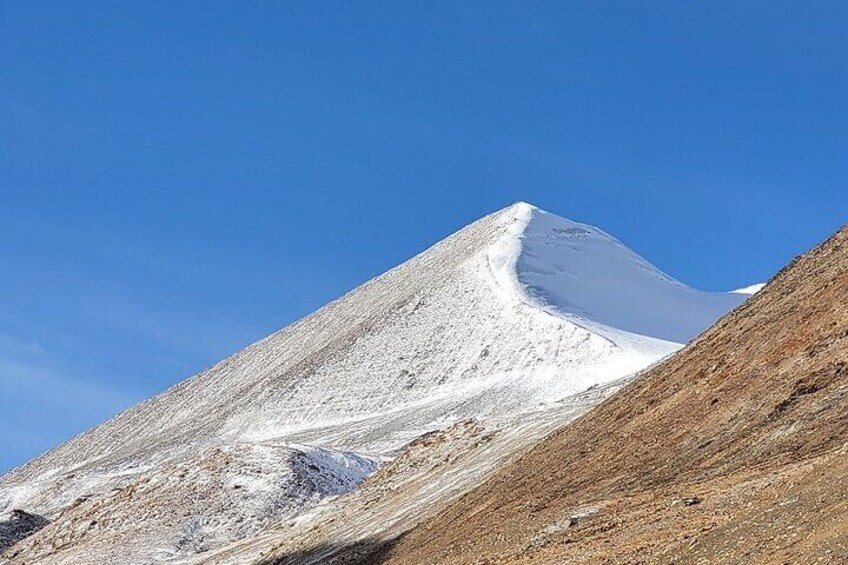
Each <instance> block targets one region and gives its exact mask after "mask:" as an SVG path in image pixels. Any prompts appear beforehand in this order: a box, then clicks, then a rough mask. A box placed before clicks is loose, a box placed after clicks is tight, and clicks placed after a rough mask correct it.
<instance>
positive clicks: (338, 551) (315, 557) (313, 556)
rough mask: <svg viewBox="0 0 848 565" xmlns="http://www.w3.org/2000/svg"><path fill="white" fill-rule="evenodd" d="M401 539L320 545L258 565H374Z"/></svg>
mask: <svg viewBox="0 0 848 565" xmlns="http://www.w3.org/2000/svg"><path fill="white" fill-rule="evenodd" d="M402 538H403V536H399V537H397V538H394V539H391V540H379V539H365V540H360V541H357V542H354V543H351V544H321V545H318V546H316V547H312V548H309V549H305V550H299V551H293V552H289V553H284V554H277V555H272V556H270V557H269V558H267V559H264V560H262V561H260V565H317V564H321V565H374V564H376V563H382V562H383V561H384V560H386V559H387V558H388V557H389V555H390V554H391V551H392V549H393V548H394V547H395V546H396V545H397V544H398V542H399V541H400V540H401V539H402Z"/></svg>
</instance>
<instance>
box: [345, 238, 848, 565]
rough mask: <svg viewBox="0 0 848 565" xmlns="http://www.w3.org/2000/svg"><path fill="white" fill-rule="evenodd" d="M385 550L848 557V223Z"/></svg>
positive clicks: (669, 558) (595, 558) (507, 559)
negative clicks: (743, 300)
mask: <svg viewBox="0 0 848 565" xmlns="http://www.w3.org/2000/svg"><path fill="white" fill-rule="evenodd" d="M375 547H376V548H377V549H376V550H375V551H378V552H379V558H378V559H380V560H381V561H384V562H388V563H403V564H412V563H421V564H424V563H477V564H484V563H486V564H495V563H848V227H844V228H843V229H842V230H841V231H839V232H838V233H837V234H835V235H834V236H833V237H831V238H830V239H829V240H827V241H826V242H825V243H823V244H822V245H820V246H819V247H817V248H815V249H813V250H812V251H810V252H808V253H806V254H805V255H802V256H801V257H799V258H797V259H795V260H794V261H793V262H792V263H791V264H790V265H789V266H788V267H787V268H785V269H784V270H783V271H781V272H780V273H779V274H778V275H777V276H776V277H775V278H774V279H773V280H772V281H771V282H770V283H769V284H768V286H767V287H766V288H765V289H764V290H763V291H761V292H760V293H759V294H757V295H756V296H754V297H753V298H752V299H751V300H749V301H748V302H746V303H745V304H743V305H742V306H740V307H739V308H737V309H736V310H735V311H733V312H732V313H731V314H729V315H727V316H725V317H724V318H723V319H721V320H720V321H719V322H718V323H717V324H716V325H715V326H713V327H712V328H711V329H710V330H708V331H707V332H705V333H704V334H703V335H702V336H700V337H699V338H698V339H696V340H695V341H694V342H692V343H691V344H690V345H689V346H688V347H686V348H685V349H684V350H683V351H681V352H680V353H679V354H677V355H675V356H674V357H673V358H672V359H670V360H669V361H667V362H665V363H663V364H662V365H660V366H658V367H656V368H655V369H652V370H651V371H649V372H647V373H646V374H645V375H644V376H643V377H641V378H640V379H638V380H637V381H635V382H634V383H633V384H631V385H630V386H628V387H627V388H625V389H624V390H622V391H621V392H619V393H618V394H616V395H615V396H613V397H612V398H611V399H609V400H608V401H606V402H605V403H604V404H602V405H600V406H599V407H598V408H596V409H595V410H593V411H592V412H590V413H589V414H587V415H586V416H584V417H583V418H581V419H580V420H578V421H576V422H575V423H573V424H571V425H569V426H567V427H565V428H563V429H561V430H560V431H558V432H556V433H554V434H553V435H551V436H549V437H548V438H547V439H546V440H544V441H543V442H541V443H540V444H539V445H537V446H536V447H535V448H534V449H533V450H532V451H530V452H529V453H528V454H527V455H525V456H524V457H522V458H520V459H519V460H517V461H515V462H514V463H511V464H510V465H508V466H507V467H506V468H504V469H502V470H501V471H499V472H498V473H497V474H496V475H494V477H493V478H491V479H489V480H488V481H486V482H485V483H483V484H482V485H481V486H479V487H478V488H476V489H475V490H473V491H471V492H470V493H468V494H467V495H465V496H463V497H462V498H461V499H459V500H458V501H457V502H456V503H454V504H452V505H451V506H449V507H448V508H447V509H446V510H444V511H442V512H440V513H439V514H438V515H436V516H435V518H433V519H431V520H429V521H427V522H425V523H424V524H423V525H421V526H419V527H417V528H415V529H414V530H412V531H411V532H410V533H408V534H407V535H405V536H404V537H403V538H402V539H398V540H391V541H387V542H386V543H385V544H382V545H379V544H376V545H375ZM359 549H361V548H359ZM360 555H361V552H360Z"/></svg>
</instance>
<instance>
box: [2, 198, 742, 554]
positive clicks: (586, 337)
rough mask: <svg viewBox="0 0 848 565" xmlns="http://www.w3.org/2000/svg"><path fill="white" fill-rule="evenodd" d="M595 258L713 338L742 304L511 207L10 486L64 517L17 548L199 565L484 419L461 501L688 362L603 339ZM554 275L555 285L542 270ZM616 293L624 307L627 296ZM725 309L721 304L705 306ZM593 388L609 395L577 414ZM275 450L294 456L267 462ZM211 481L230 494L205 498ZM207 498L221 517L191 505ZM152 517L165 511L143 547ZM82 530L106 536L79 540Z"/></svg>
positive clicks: (71, 446) (646, 344) (7, 482)
mask: <svg viewBox="0 0 848 565" xmlns="http://www.w3.org/2000/svg"><path fill="white" fill-rule="evenodd" d="M569 230H572V231H569ZM574 230H577V231H574ZM590 243H591V244H592V245H595V247H594V248H592V249H591V252H587V253H582V252H581V251H580V249H581V246H583V245H588V244H590ZM596 248H597V249H603V250H605V252H606V253H607V255H605V256H604V257H603V258H604V261H602V262H601V266H603V265H604V264H614V265H616V267H615V269H613V271H615V270H616V269H617V270H618V271H622V270H623V272H626V273H631V276H630V279H629V280H631V281H638V282H639V283H640V284H642V285H643V286H642V287H640V288H642V289H643V290H644V289H648V290H651V291H652V292H653V293H654V295H655V296H653V297H652V298H651V299H650V300H646V303H649V304H650V303H657V300H660V301H665V300H666V297H668V296H678V297H680V299H681V300H683V301H684V303H686V304H688V307H687V308H684V309H681V310H679V312H678V316H679V318H680V320H679V321H681V320H682V323H684V325H685V324H689V325H695V326H701V327H706V326H707V325H709V324H710V323H712V321H713V320H714V319H715V317H717V316H718V315H720V314H721V313H723V312H724V311H726V310H728V309H730V308H731V307H733V306H735V305H736V304H738V303H740V302H741V301H742V300H744V299H745V297H744V296H741V295H732V294H716V293H701V292H700V291H695V290H694V289H689V288H688V287H685V285H682V283H679V282H678V281H674V280H673V279H671V278H670V277H667V275H660V274H657V273H659V271H657V270H656V269H653V268H652V267H650V266H649V264H648V263H647V261H645V260H644V259H641V257H639V256H638V255H636V254H635V253H633V252H632V251H629V250H628V249H627V248H626V247H624V246H623V244H621V243H620V242H618V241H617V240H614V238H611V236H608V235H607V234H605V233H604V232H601V231H600V230H597V228H592V227H591V226H585V225H584V224H577V223H576V222H571V221H569V220H565V219H562V218H558V217H556V216H553V215H550V214H547V213H545V212H542V211H541V210H539V209H538V208H535V207H533V206H530V205H528V204H526V203H517V204H515V205H513V206H510V207H507V208H505V209H503V210H500V211H498V212H495V213H493V214H490V215H488V216H485V217H484V218H482V219H480V220H478V221H476V222H474V223H472V224H470V225H469V226H466V227H465V228H463V229H461V230H459V231H458V232H456V233H455V234H453V235H451V236H449V237H447V238H446V239H444V240H442V241H441V242H439V243H437V244H435V245H434V246H432V247H430V248H429V249H427V250H425V251H424V252H422V253H419V254H418V255H416V256H415V257H413V258H412V259H410V260H408V261H406V262H404V263H402V264H401V265H398V266H397V267H394V268H393V269H390V270H389V271H387V272H386V273H384V274H383V275H380V276H378V277H376V278H374V279H372V280H370V281H368V282H366V283H364V284H363V285H360V286H359V287H357V288H356V289H354V290H352V291H350V292H348V293H346V294H345V295H343V296H342V297H340V298H338V299H336V300H334V301H331V302H330V303H328V304H327V305H326V306H324V307H322V308H320V309H318V310H317V311H316V312H314V313H313V314H311V315H309V316H306V317H304V318H302V319H300V320H298V321H296V322H294V323H293V324H290V325H289V326H286V327H285V328H283V329H282V330H279V331H277V332H275V333H273V334H271V335H269V336H268V337H266V338H263V339H262V340H259V341H258V342H256V343H254V344H252V345H250V346H248V347H246V348H245V349H243V350H242V351H240V352H237V353H236V354H234V355H232V356H231V357H228V358H227V359H225V360H223V361H221V362H219V363H217V364H215V365H214V366H212V367H210V368H209V369H207V370H205V371H202V372H201V373H198V374H197V375H195V376H193V377H191V378H189V379H187V380H186V381H183V382H181V383H179V384H177V385H175V386H174V387H172V388H170V389H168V390H167V391H165V392H163V393H161V394H160V395H157V396H156V397H153V398H151V399H149V400H147V401H144V402H142V403H140V404H139V405H137V406H136V407H133V408H131V409H129V410H127V411H125V412H123V413H121V414H119V415H117V416H115V417H113V418H111V419H110V420H107V421H106V422H105V423H104V424H101V425H100V426H97V427H96V428H94V429H92V430H89V431H88V432H85V433H84V434H81V435H80V436H77V437H76V438H73V439H71V440H70V441H68V442H66V443H65V444H63V445H61V446H59V447H58V448H56V449H54V450H52V451H50V452H48V453H46V454H44V455H42V456H41V457H39V458H36V459H35V460H33V461H31V462H29V463H27V464H26V465H24V466H22V467H19V468H17V469H15V470H13V471H11V472H9V473H7V474H6V475H4V476H3V477H0V510H2V509H3V508H6V509H13V508H17V509H23V510H25V511H28V512H29V511H31V512H33V513H36V514H39V515H43V516H45V517H47V518H49V519H51V520H54V523H52V524H51V525H49V526H47V527H46V528H45V529H44V530H43V531H42V532H40V533H38V534H34V535H33V536H32V537H31V538H28V539H27V540H25V542H23V545H24V546H26V547H28V548H29V549H28V550H26V551H24V553H23V554H22V555H24V554H25V555H28V558H29V559H30V560H37V559H51V560H52V561H57V560H58V562H63V560H64V562H68V563H73V562H76V561H75V559H82V556H87V558H89V559H95V560H101V561H103V562H109V561H122V560H127V559H140V558H141V557H140V556H143V555H147V556H148V557H149V558H150V559H154V558H155V559H156V560H169V559H170V560H174V559H190V556H191V555H193V554H196V553H197V552H198V551H200V550H204V551H207V550H208V549H214V548H215V547H219V546H220V545H221V544H224V543H230V542H233V541H236V540H238V539H241V538H243V537H245V536H249V535H252V534H253V533H255V532H256V531H258V530H259V529H261V528H263V527H265V526H267V525H268V524H270V523H271V522H273V521H275V520H282V519H284V518H286V517H287V516H289V515H291V514H292V512H294V513H304V512H307V511H308V509H309V508H311V507H312V506H314V505H315V504H317V503H319V502H320V501H321V500H323V499H324V498H325V497H326V496H327V493H330V492H332V493H335V494H339V492H337V491H334V490H332V489H331V488H329V487H328V488H325V487H324V486H322V485H324V484H329V485H332V484H348V485H350V488H355V487H356V486H357V485H358V484H359V481H360V479H356V480H348V479H346V478H345V477H346V476H347V475H345V474H344V473H345V472H346V471H343V468H346V467H347V466H348V465H356V464H358V463H356V462H357V461H360V460H362V461H369V462H372V463H374V464H379V463H380V462H384V461H386V460H387V459H391V458H394V457H395V456H396V455H397V454H398V453H399V452H400V451H401V450H403V449H404V446H407V445H409V444H410V442H412V441H414V440H415V439H416V438H418V437H420V436H421V435H422V434H425V433H428V432H432V431H434V430H440V429H441V430H445V429H449V428H450V427H451V426H453V425H457V424H458V423H459V422H462V421H464V420H466V419H468V418H474V419H476V420H478V421H480V422H482V423H483V424H482V425H483V426H484V427H488V428H487V429H489V431H490V432H491V433H495V434H496V435H497V436H498V439H497V440H496V441H495V442H494V443H493V444H492V445H493V446H495V447H493V448H491V449H489V450H488V451H486V450H483V451H481V452H480V454H479V459H477V460H475V461H476V463H475V465H474V466H473V468H474V471H473V473H470V474H469V473H466V474H461V478H460V479H457V482H456V483H455V485H453V486H451V487H450V488H451V489H453V490H451V491H450V492H451V493H453V494H456V493H458V492H461V491H462V489H464V488H467V487H468V486H470V485H471V484H473V483H474V481H476V480H478V479H479V477H480V476H483V475H484V474H485V473H487V472H489V471H490V470H491V469H492V468H493V467H494V466H495V465H496V464H497V462H498V461H500V460H501V459H502V458H503V457H507V456H509V454H510V453H513V452H515V450H520V449H522V448H523V446H525V445H528V442H531V441H533V439H534V438H537V437H538V436H539V435H540V434H543V433H544V432H545V430H548V429H549V427H550V426H551V425H552V420H551V416H549V415H547V412H550V413H551V414H554V413H556V414H558V415H559V417H561V418H562V419H564V420H567V419H570V418H573V417H575V416H576V415H578V414H579V413H581V412H582V411H583V410H585V409H588V407H590V406H591V405H592V404H594V403H595V402H597V401H599V400H600V399H602V398H603V397H604V395H606V394H608V393H610V392H611V391H613V390H615V388H616V387H617V386H619V385H615V386H611V387H608V386H607V385H614V384H615V383H616V382H617V381H618V380H620V379H623V378H626V377H628V376H629V375H632V374H633V373H635V372H636V371H638V370H640V369H642V368H644V367H645V366H647V365H650V364H651V363H654V362H656V361H657V360H658V359H660V358H662V357H664V356H665V355H668V354H670V353H672V352H673V351H675V350H676V349H677V348H679V347H680V345H681V343H679V342H671V341H668V340H664V339H659V338H657V337H652V336H646V335H640V334H638V333H634V332H632V331H630V329H634V328H630V329H621V328H616V327H615V326H613V325H609V323H610V322H611V321H612V322H616V320H615V319H612V318H610V317H609V314H610V311H609V310H604V309H603V308H601V307H599V306H598V304H599V302H603V300H599V299H597V297H596V296H595V295H593V294H591V293H590V292H588V290H587V288H589V287H591V286H592V285H593V284H594V285H596V282H585V281H584V283H582V284H581V283H579V281H578V284H577V285H576V286H575V285H574V284H570V283H567V282H566V283H563V284H562V285H560V286H558V285H559V283H560V282H562V281H563V280H564V279H567V278H568V277H569V276H570V275H569V273H570V271H569V268H571V265H582V266H583V267H585V269H584V271H585V272H587V273H591V272H593V271H592V269H597V267H598V264H599V263H598V261H595V260H593V259H592V255H593V253H595V249H596ZM587 249H588V248H587ZM528 253H529V254H532V255H533V256H532V257H530V256H529V255H528ZM561 253H572V258H573V259H574V261H573V263H572V264H556V263H554V262H553V261H554V259H555V257H556V256H558V255H559V254H561ZM522 261H524V262H523V263H522ZM546 262H550V264H551V266H552V268H551V270H550V272H547V273H540V272H539V271H540V269H539V267H540V266H544V265H545V264H546ZM493 265H494V267H495V269H494V270H492V267H493ZM522 266H527V267H528V268H527V269H524V270H523V269H522ZM600 272H601V273H603V272H604V271H603V269H601V271H600ZM513 273H516V274H515V279H514V280H513V279H512V278H511V277H512V276H513ZM601 287H603V285H601ZM525 288H532V289H535V290H537V291H538V290H540V289H541V290H545V289H549V288H550V289H552V290H551V292H550V293H549V296H548V299H549V300H548V303H547V304H545V305H544V306H543V307H541V306H540V302H539V300H538V297H534V296H532V295H531V293H525V292H524V290H523V289H525ZM563 289H564V291H566V292H574V293H575V296H576V293H577V292H578V291H579V292H582V293H583V294H582V295H581V296H580V299H581V300H580V301H578V302H579V303H568V301H567V300H565V299H564V296H563V294H562V293H563V292H564V291H563ZM681 289H683V290H682V291H681ZM606 291H607V292H610V293H615V292H619V291H618V289H617V287H615V285H614V284H611V285H607V287H606ZM640 292H641V291H640ZM645 292H647V291H645ZM681 292H683V294H680V293H681ZM619 294H620V292H619ZM631 294H632V293H631ZM610 296H612V294H610ZM657 297H659V298H657ZM551 298H553V299H554V300H550V299H551ZM715 300H718V301H719V302H720V308H718V309H716V308H713V307H712V306H710V307H703V308H702V307H701V306H702V305H703V304H707V303H710V304H712V302H713V301H715ZM652 301H653V302H652ZM617 303H618V304H619V305H620V304H621V301H620V300H619V301H618V302H617ZM575 304H576V305H577V308H575V307H573V306H574V305H575ZM642 309H643V310H644V309H645V306H644V305H642ZM718 310H721V311H718ZM590 316H599V317H600V318H601V321H598V320H595V319H592V318H591V317H590ZM605 316H606V317H605ZM659 319H662V316H660V318H659ZM602 322H603V323H602ZM593 387H600V388H598V391H597V394H590V395H587V396H581V397H580V398H583V399H584V400H581V401H580V402H578V403H569V401H568V399H569V398H570V397H573V396H574V395H578V394H580V393H582V392H584V391H586V390H589V389H592V388H593ZM521 419H523V420H526V421H527V422H535V424H534V428H533V429H526V430H525V431H524V433H523V435H521V436H518V435H515V432H513V431H511V430H513V429H520V426H518V425H517V423H518V422H520V420H521ZM486 433H489V432H486ZM460 435H462V434H460ZM463 437H464V436H463ZM457 441H459V442H461V441H465V440H464V439H457ZM303 446H306V447H307V448H308V449H315V448H320V449H321V450H324V452H326V453H327V454H328V457H330V458H331V459H334V460H337V461H338V462H340V465H341V467H333V466H329V467H326V469H327V472H328V473H329V475H325V474H321V477H320V478H316V479H315V480H312V479H311V478H310V477H309V475H308V473H307V474H306V475H303V474H301V473H300V469H301V467H299V466H298V465H299V463H297V462H298V461H301V458H302V457H307V459H308V458H309V457H310V456H311V455H310V453H312V452H309V453H304V451H303ZM268 449H270V450H272V451H273V452H275V453H285V454H287V455H285V456H283V457H279V458H277V459H275V460H274V461H273V462H269V460H268V459H267V457H266V456H265V455H264V453H265V451H263V450H268ZM323 460H324V461H326V458H325V459H323ZM310 464H314V462H313V463H307V465H306V467H305V468H309V465H310ZM363 465H365V466H366V467H368V466H369V465H371V463H367V464H363ZM316 466H317V467H318V468H319V471H320V469H324V467H322V466H321V465H320V464H317V465H316ZM363 468H365V467H363ZM368 468H369V469H370V468H371V467H368ZM198 469H199V470H200V471H198V472H197V473H195V470H198ZM256 469H262V474H263V476H265V481H264V483H263V484H261V485H260V484H258V483H256V482H255V476H256V473H257V471H256ZM319 471H316V473H318V472H319ZM439 472H442V471H439ZM186 473H188V474H186ZM320 473H324V471H320ZM357 476H358V475H357ZM185 477H190V480H184V479H185ZM207 484H220V485H222V488H221V489H217V490H214V491H211V494H210V493H209V492H206V491H204V490H203V489H205V488H206V487H205V486H203V485H207ZM247 484H252V485H255V486H256V488H255V489H254V490H250V489H246V488H245V485H247ZM226 485H230V486H231V487H232V488H229V487H228V488H223V486H226ZM235 485H239V488H238V489H235ZM310 485H311V486H310ZM198 489H200V490H198ZM234 491H237V492H234ZM115 492H117V493H118V494H114V493H115ZM127 492H146V493H147V495H145V496H146V497H147V498H145V497H135V498H132V497H129V498H128V495H127ZM201 492H205V493H206V494H203V496H209V497H211V500H214V501H215V502H214V504H213V505H212V506H214V512H213V511H212V510H209V511H208V512H207V511H206V510H204V508H202V507H197V506H193V505H192V504H191V503H190V501H193V500H196V499H197V497H198V496H200V494H201ZM110 493H111V494H110ZM453 494H451V495H453ZM422 496H423V495H422ZM81 497H82V498H83V499H84V500H83V501H82V502H81V503H80V504H77V502H76V501H78V500H79V499H80V498H81ZM245 497H248V498H250V500H251V501H252V502H251V503H250V504H251V505H252V506H251V507H256V508H258V510H256V511H255V512H254V514H253V515H244V512H243V509H240V507H239V505H240V504H242V503H243V501H244V498H245ZM286 497H289V498H286ZM291 497H294V499H295V500H299V501H301V502H302V504H301V503H298V504H299V505H298V504H295V505H294V506H293V505H292V504H290V498H291ZM117 500H121V501H123V502H121V504H122V505H123V506H122V507H121V508H119V507H118V506H117V502H116V501H117ZM154 500H155V501H158V502H157V503H156V506H155V507H153V506H152V504H153V503H152V501H154ZM422 500H423V499H422ZM181 501H182V502H181ZM158 508H171V509H178V510H179V512H175V513H174V515H169V514H167V513H165V514H162V513H161V512H160V511H159V510H157V509H158ZM184 513H188V515H183V514H184ZM138 515H149V516H155V518H154V517H151V518H149V519H148V523H147V524H145V527H146V529H147V530H149V533H148V534H146V535H147V537H146V538H144V539H142V538H143V536H142V537H139V535H138V531H137V530H138V524H135V523H134V522H133V517H134V516H138ZM93 516H97V517H96V518H91V517H93ZM86 520H88V522H91V521H95V522H97V523H99V524H103V523H111V524H112V526H111V527H110V528H108V529H97V530H96V531H91V532H90V533H83V534H79V533H76V532H77V531H78V529H79V527H80V524H83V523H88V522H86ZM84 532H88V530H87V529H86V530H85V531H84ZM49 539H53V540H55V539H64V540H66V541H65V542H64V546H63V547H66V549H65V550H63V551H64V552H65V553H64V556H63V557H61V558H60V557H58V556H57V555H54V554H51V553H50V551H51V550H49V549H45V548H49V547H51V545H50V543H48V542H47V541H46V540H49ZM41 540H45V541H44V543H41ZM67 540H73V541H72V542H70V541H67ZM118 548H120V551H123V553H120V552H119V549H118ZM163 548H167V550H166V549H163ZM163 551H164V553H162V552H163ZM116 552H117V553H116ZM98 556H99V557H98Z"/></svg>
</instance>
